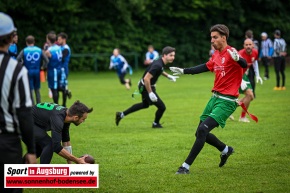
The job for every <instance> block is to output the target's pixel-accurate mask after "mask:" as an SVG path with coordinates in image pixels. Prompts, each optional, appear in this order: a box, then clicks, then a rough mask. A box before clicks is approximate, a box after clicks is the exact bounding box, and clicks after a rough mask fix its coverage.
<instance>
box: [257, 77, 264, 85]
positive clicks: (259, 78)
mask: <svg viewBox="0 0 290 193" xmlns="http://www.w3.org/2000/svg"><path fill="white" fill-rule="evenodd" d="M256 81H257V83H259V82H260V83H261V84H263V80H262V78H261V77H260V76H257V77H256Z"/></svg>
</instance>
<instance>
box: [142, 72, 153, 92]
mask: <svg viewBox="0 0 290 193" xmlns="http://www.w3.org/2000/svg"><path fill="white" fill-rule="evenodd" d="M151 78H153V75H152V74H150V73H149V72H147V73H146V75H145V76H144V78H143V80H144V86H145V88H146V90H147V92H148V93H151V92H152V89H151Z"/></svg>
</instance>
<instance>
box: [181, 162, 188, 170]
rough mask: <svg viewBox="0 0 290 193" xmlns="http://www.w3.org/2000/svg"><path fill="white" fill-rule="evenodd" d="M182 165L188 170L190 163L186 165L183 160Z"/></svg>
mask: <svg viewBox="0 0 290 193" xmlns="http://www.w3.org/2000/svg"><path fill="white" fill-rule="evenodd" d="M182 167H184V168H186V169H188V170H189V167H190V165H188V164H187V163H185V162H184V163H183V164H182Z"/></svg>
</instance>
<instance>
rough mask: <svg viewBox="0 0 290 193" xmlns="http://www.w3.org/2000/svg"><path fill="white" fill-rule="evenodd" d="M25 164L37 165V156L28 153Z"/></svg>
mask: <svg viewBox="0 0 290 193" xmlns="http://www.w3.org/2000/svg"><path fill="white" fill-rule="evenodd" d="M25 163H26V164H37V161H36V155H35V154H31V153H27V154H26V155H25Z"/></svg>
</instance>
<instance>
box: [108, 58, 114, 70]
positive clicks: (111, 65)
mask: <svg viewBox="0 0 290 193" xmlns="http://www.w3.org/2000/svg"><path fill="white" fill-rule="evenodd" d="M113 67H114V63H113V60H112V57H111V58H110V66H109V69H112V68H113Z"/></svg>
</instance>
